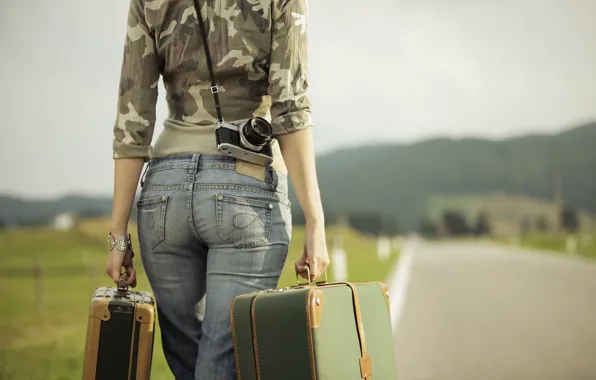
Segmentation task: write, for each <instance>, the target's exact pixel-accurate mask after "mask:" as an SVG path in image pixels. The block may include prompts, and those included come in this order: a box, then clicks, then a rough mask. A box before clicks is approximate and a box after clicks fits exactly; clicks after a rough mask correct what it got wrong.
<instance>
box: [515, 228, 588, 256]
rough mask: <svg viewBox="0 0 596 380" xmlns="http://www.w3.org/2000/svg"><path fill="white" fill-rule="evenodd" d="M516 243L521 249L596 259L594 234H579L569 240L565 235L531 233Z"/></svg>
mask: <svg viewBox="0 0 596 380" xmlns="http://www.w3.org/2000/svg"><path fill="white" fill-rule="evenodd" d="M516 243H517V244H519V245H521V246H522V247H528V248H534V249H537V250H541V251H548V252H556V253H558V254H567V255H577V256H581V257H587V258H591V259H596V235H594V234H581V235H578V236H574V237H572V238H571V240H570V239H569V238H568V236H566V235H559V234H541V233H532V234H526V235H524V236H522V237H520V238H519V240H518V241H517V242H516ZM568 244H569V246H568Z"/></svg>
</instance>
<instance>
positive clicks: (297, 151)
mask: <svg viewBox="0 0 596 380" xmlns="http://www.w3.org/2000/svg"><path fill="white" fill-rule="evenodd" d="M278 141H279V147H280V149H281V154H282V156H283V158H284V161H285V163H286V166H287V167H288V173H289V176H290V180H291V181H292V185H293V187H294V190H295V191H296V197H297V198H298V203H300V206H301V208H302V212H304V217H305V219H306V223H307V224H309V225H313V226H314V225H318V224H322V225H324V222H325V220H324V215H323V206H322V204H321V194H320V191H319V184H318V180H317V171H316V167H315V153H314V145H313V136H312V129H311V128H308V129H302V130H299V131H297V132H294V133H289V134H285V135H281V136H278Z"/></svg>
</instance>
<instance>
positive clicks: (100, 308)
mask: <svg viewBox="0 0 596 380" xmlns="http://www.w3.org/2000/svg"><path fill="white" fill-rule="evenodd" d="M109 304H110V301H109V300H108V299H95V300H94V301H93V303H92V304H91V318H97V319H101V320H102V321H109V320H110V317H111V314H110V310H109V308H108V306H109Z"/></svg>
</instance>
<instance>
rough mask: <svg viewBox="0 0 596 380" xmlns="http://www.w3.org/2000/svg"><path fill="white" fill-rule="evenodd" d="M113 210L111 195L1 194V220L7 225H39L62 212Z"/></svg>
mask: <svg viewBox="0 0 596 380" xmlns="http://www.w3.org/2000/svg"><path fill="white" fill-rule="evenodd" d="M111 211H112V200H111V199H110V198H109V197H104V198H98V197H85V196H76V195H75V196H67V197H63V198H59V199H52V200H26V199H21V198H17V197H10V196H0V222H1V223H2V224H5V225H23V224H27V225H39V224H47V223H49V222H50V221H51V220H52V219H53V217H54V216H56V215H57V214H60V213H72V214H74V215H75V216H80V217H85V216H97V215H106V214H109V213H111Z"/></svg>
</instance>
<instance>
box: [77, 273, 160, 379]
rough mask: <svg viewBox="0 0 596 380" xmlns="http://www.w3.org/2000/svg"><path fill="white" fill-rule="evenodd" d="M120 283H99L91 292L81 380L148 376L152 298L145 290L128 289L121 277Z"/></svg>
mask: <svg viewBox="0 0 596 380" xmlns="http://www.w3.org/2000/svg"><path fill="white" fill-rule="evenodd" d="M121 281H122V280H121ZM121 284H124V286H121ZM121 284H119V287H118V288H110V287H100V288H98V289H96V290H95V292H94V294H93V299H92V301H91V308H90V312H89V322H88V326H87V338H86V344H85V362H84V366H83V380H108V379H109V380H148V379H149V378H150V376H151V362H152V356H153V339H154V334H155V301H154V298H153V297H152V295H151V294H149V293H147V292H135V291H131V290H129V289H128V287H126V281H125V280H124V281H123V282H121Z"/></svg>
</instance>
